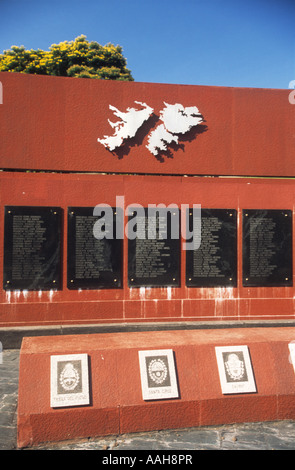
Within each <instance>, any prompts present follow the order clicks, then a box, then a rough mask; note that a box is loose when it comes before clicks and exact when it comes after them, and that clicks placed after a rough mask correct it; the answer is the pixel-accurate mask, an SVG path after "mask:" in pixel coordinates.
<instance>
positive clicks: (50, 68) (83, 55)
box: [0, 35, 133, 81]
mask: <svg viewBox="0 0 295 470" xmlns="http://www.w3.org/2000/svg"><path fill="white" fill-rule="evenodd" d="M0 71H1V72H20V73H33V74H40V75H57V76H61V77H80V78H98V79H104V80H124V81H133V78H132V75H131V72H130V70H129V69H127V68H126V59H125V58H124V56H123V54H122V47H121V46H114V45H113V44H111V43H109V44H106V45H105V46H101V45H100V44H98V43H97V42H95V41H92V42H89V41H87V39H86V36H84V35H81V36H79V37H77V38H76V39H75V40H74V41H70V42H68V41H64V42H61V43H59V44H52V46H50V48H49V51H43V50H41V49H38V50H37V51H35V50H33V49H32V50H26V49H25V48H24V46H20V47H18V46H12V47H11V49H9V50H6V51H3V54H0Z"/></svg>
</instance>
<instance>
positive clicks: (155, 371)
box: [148, 358, 168, 384]
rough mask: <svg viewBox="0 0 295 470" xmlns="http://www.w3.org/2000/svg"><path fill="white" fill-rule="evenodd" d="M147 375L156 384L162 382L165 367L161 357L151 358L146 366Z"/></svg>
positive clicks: (164, 377) (165, 373)
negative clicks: (147, 366)
mask: <svg viewBox="0 0 295 470" xmlns="http://www.w3.org/2000/svg"><path fill="white" fill-rule="evenodd" d="M148 372H149V376H150V378H151V379H152V381H153V382H155V383H156V384H162V383H163V382H164V380H165V379H166V377H167V373H168V370H167V367H166V365H165V363H164V361H162V359H159V358H157V359H153V360H152V361H151V362H150V364H149V368H148Z"/></svg>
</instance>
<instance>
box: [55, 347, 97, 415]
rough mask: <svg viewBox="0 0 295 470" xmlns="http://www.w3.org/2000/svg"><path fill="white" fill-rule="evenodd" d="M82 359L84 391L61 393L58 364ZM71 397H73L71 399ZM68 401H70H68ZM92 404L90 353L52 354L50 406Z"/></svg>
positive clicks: (64, 406)
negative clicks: (70, 399)
mask: <svg viewBox="0 0 295 470" xmlns="http://www.w3.org/2000/svg"><path fill="white" fill-rule="evenodd" d="M77 360H80V361H81V380H82V391H81V392H80V393H66V394H61V393H58V391H57V379H58V377H57V364H58V363H59V362H65V361H69V362H71V361H77ZM69 397H73V398H74V399H73V400H72V401H69ZM67 401H69V402H68V403H67ZM86 405H90V390H89V364H88V354H86V353H82V354H66V355H60V354H59V355H51V356H50V407H51V408H68V407H76V406H86Z"/></svg>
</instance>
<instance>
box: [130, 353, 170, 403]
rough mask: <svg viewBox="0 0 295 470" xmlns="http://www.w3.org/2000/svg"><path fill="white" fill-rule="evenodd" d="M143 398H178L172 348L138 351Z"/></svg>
mask: <svg viewBox="0 0 295 470" xmlns="http://www.w3.org/2000/svg"><path fill="white" fill-rule="evenodd" d="M138 356H139V367H140V378H141V390H142V398H143V400H163V399H168V398H178V396H179V393H178V386H177V378H176V370H175V362H174V354H173V351H172V349H157V350H153V351H138Z"/></svg>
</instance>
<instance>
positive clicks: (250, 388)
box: [215, 345, 257, 395]
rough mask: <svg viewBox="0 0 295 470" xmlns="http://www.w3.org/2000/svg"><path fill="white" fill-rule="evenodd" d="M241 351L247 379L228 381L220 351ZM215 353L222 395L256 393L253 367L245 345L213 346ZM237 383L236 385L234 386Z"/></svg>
mask: <svg viewBox="0 0 295 470" xmlns="http://www.w3.org/2000/svg"><path fill="white" fill-rule="evenodd" d="M224 352H225V353H227V352H232V353H234V352H242V353H243V358H244V364H245V368H246V372H247V377H248V380H244V381H239V382H228V381H227V379H226V373H225V364H224V361H223V357H222V353H224ZM215 355H216V361H217V367H218V373H219V379H220V386H221V391H222V394H223V395H226V394H239V393H257V388H256V383H255V377H254V372H253V367H252V363H251V358H250V352H249V348H248V346H247V345H243V346H215ZM236 384H238V387H237V386H235V385H236Z"/></svg>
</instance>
